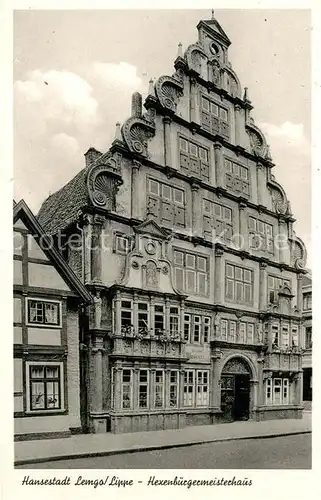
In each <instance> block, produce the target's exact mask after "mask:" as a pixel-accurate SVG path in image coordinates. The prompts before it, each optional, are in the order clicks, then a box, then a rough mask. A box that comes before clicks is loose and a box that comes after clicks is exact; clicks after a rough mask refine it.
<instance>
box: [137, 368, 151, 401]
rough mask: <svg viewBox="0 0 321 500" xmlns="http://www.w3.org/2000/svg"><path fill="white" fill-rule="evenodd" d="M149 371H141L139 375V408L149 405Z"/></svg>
mask: <svg viewBox="0 0 321 500" xmlns="http://www.w3.org/2000/svg"><path fill="white" fill-rule="evenodd" d="M148 396H149V370H139V375H138V408H148V405H149V397H148Z"/></svg>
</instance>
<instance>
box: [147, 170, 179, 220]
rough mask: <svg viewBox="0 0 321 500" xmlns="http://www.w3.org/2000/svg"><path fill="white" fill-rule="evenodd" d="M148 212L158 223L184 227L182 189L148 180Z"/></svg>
mask: <svg viewBox="0 0 321 500" xmlns="http://www.w3.org/2000/svg"><path fill="white" fill-rule="evenodd" d="M148 185H149V193H148V198H147V205H148V211H149V213H151V214H152V215H154V216H155V217H156V218H157V219H158V220H159V221H160V222H162V223H169V224H172V225H175V226H180V227H185V193H184V191H183V190H182V189H179V188H176V187H173V186H170V185H168V184H163V183H162V182H159V181H156V180H154V179H149V183H148Z"/></svg>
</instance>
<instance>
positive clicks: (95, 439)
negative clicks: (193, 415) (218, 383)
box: [14, 412, 312, 465]
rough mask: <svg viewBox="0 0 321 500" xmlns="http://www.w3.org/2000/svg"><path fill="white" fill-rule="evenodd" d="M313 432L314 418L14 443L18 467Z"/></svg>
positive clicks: (83, 435)
mask: <svg viewBox="0 0 321 500" xmlns="http://www.w3.org/2000/svg"><path fill="white" fill-rule="evenodd" d="M311 432H312V415H311V413H310V412H304V414H303V418H302V419H293V420H292V419H282V420H266V421H263V422H253V421H246V422H232V423H228V424H214V425H200V426H193V427H184V428H183V429H173V430H165V431H148V432H132V433H126V434H109V433H106V434H82V435H76V436H71V437H68V438H63V439H42V440H32V441H18V442H15V461H14V464H15V465H25V464H34V463H41V462H49V461H50V462H52V461H56V460H67V459H68V460H69V459H76V458H86V457H101V456H107V455H118V454H123V453H134V452H138V451H151V450H158V449H169V448H177V447H183V446H191V445H196V444H203V443H214V442H222V441H233V440H240V439H262V438H271V437H277V436H290V435H295V434H308V433H311Z"/></svg>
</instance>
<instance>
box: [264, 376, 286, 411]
mask: <svg viewBox="0 0 321 500" xmlns="http://www.w3.org/2000/svg"><path fill="white" fill-rule="evenodd" d="M265 398H266V404H267V405H282V404H283V405H287V404H289V379H287V378H269V379H267V380H266V392H265Z"/></svg>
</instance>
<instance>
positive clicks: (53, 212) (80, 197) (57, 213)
mask: <svg viewBox="0 0 321 500" xmlns="http://www.w3.org/2000/svg"><path fill="white" fill-rule="evenodd" d="M86 174H87V169H86V168H84V169H83V170H81V171H80V172H78V174H77V175H76V176H75V177H74V178H73V179H71V181H69V182H68V183H67V184H65V186H63V187H62V188H61V189H59V190H58V191H56V192H55V193H53V194H52V195H51V196H49V197H48V198H47V199H46V200H45V201H44V202H43V204H42V205H41V208H40V210H39V213H38V215H37V219H38V221H39V223H40V224H41V225H42V227H43V229H44V230H45V231H46V233H47V234H57V232H58V231H59V229H65V228H66V227H68V226H69V225H70V224H72V223H73V222H74V221H75V220H76V219H77V214H78V212H79V210H80V209H81V207H83V206H84V205H87V202H88V191H87V187H86Z"/></svg>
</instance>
